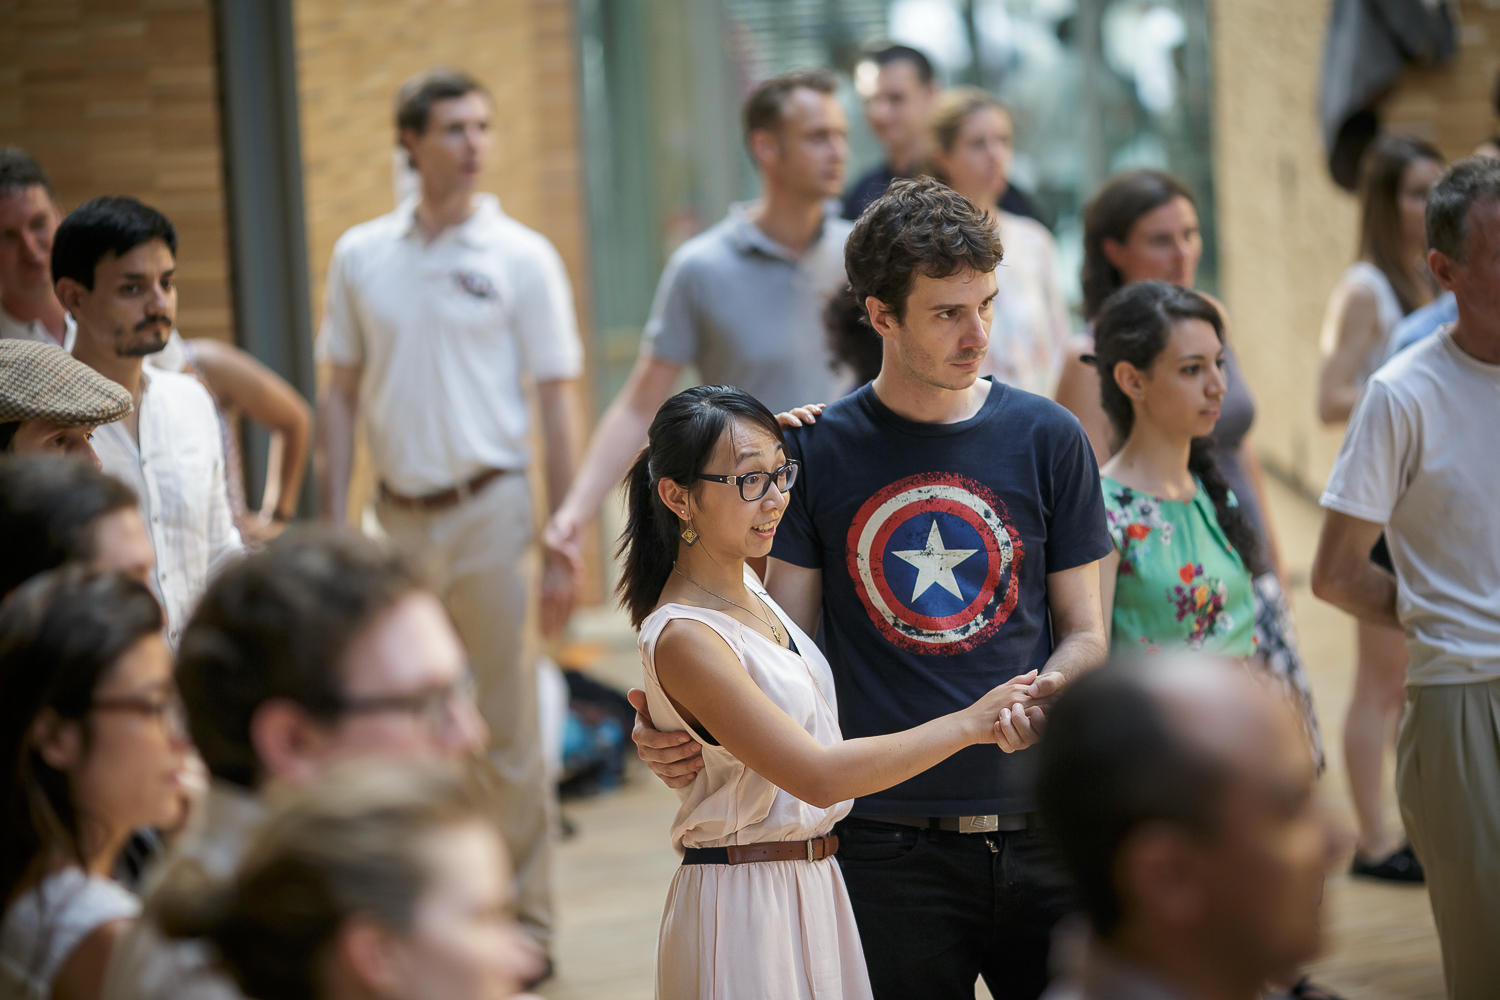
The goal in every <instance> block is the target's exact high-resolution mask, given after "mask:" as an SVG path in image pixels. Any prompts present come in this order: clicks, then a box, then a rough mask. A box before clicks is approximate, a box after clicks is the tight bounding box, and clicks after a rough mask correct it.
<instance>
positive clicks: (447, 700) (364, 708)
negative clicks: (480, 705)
mask: <svg viewBox="0 0 1500 1000" xmlns="http://www.w3.org/2000/svg"><path fill="white" fill-rule="evenodd" d="M473 703H474V675H473V674H472V673H470V672H469V671H467V670H465V671H464V672H463V674H462V675H461V676H460V677H459V678H458V680H456V681H454V682H453V683H452V684H444V685H442V686H441V687H430V688H425V689H423V690H421V691H413V692H412V693H411V694H376V695H366V696H364V697H360V698H342V699H340V700H339V703H338V710H339V714H341V715H378V714H380V713H382V712H401V713H404V714H407V715H410V716H412V717H414V718H416V719H417V720H419V721H420V722H422V723H423V724H424V725H425V726H426V727H427V728H428V730H429V731H431V732H441V731H443V730H444V729H445V728H447V727H448V726H449V725H450V724H451V723H452V721H453V717H454V715H455V710H456V709H457V707H458V706H459V705H463V704H469V705H472V704H473Z"/></svg>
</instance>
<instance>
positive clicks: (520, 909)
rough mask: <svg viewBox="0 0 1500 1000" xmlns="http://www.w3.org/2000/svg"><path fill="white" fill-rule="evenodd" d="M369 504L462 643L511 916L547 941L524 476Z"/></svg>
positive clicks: (547, 882)
mask: <svg viewBox="0 0 1500 1000" xmlns="http://www.w3.org/2000/svg"><path fill="white" fill-rule="evenodd" d="M376 513H377V515H378V516H379V518H380V524H381V527H383V528H384V529H385V530H386V532H387V533H388V534H389V535H390V536H391V539H392V541H394V542H395V543H396V544H397V545H399V546H401V547H403V548H405V549H406V550H408V551H410V552H413V553H415V554H417V555H419V556H421V557H423V558H424V559H425V560H426V565H427V567H428V570H429V572H430V573H431V574H432V582H433V586H434V587H435V588H436V590H437V593H438V596H439V597H441V598H442V601H443V604H444V605H445V606H446V607H447V609H448V614H449V615H450V616H451V617H452V618H453V624H454V626H455V627H457V629H458V634H459V637H460V638H462V639H463V641H464V646H465V647H466V648H467V649H468V652H469V664H470V667H471V669H472V670H473V672H474V679H475V682H476V687H477V695H478V700H479V711H480V714H481V715H483V716H484V720H485V722H487V723H488V724H489V727H490V752H489V761H490V763H491V765H492V768H491V772H492V773H491V775H490V777H491V778H493V783H494V785H495V789H496V795H495V799H496V801H495V819H496V823H497V825H498V826H499V828H500V831H501V833H502V834H503V835H504V837H505V842H506V844H507V845H508V846H509V848H510V856H511V863H512V864H514V865H515V868H516V892H517V897H516V903H517V916H518V917H519V919H520V921H521V924H522V926H523V927H525V929H526V930H527V931H528V932H529V933H530V934H531V935H532V936H533V937H535V938H536V939H537V940H538V941H540V942H542V944H543V945H544V946H545V945H546V943H547V942H548V941H549V940H550V939H551V936H552V845H551V836H550V833H551V823H550V819H551V816H552V815H553V812H554V810H555V803H554V792H553V790H552V788H551V787H550V784H549V782H548V781H547V776H546V771H545V767H544V765H543V759H542V745H541V737H540V735H539V733H538V730H537V693H536V661H537V646H536V635H537V633H536V626H535V622H536V617H535V606H534V605H535V594H536V592H537V583H538V578H539V577H538V563H537V553H536V547H535V546H534V545H533V544H532V542H533V535H534V532H535V529H534V525H533V522H532V501H531V485H530V483H529V482H528V481H527V478H526V476H525V475H523V474H521V473H509V474H507V475H503V476H500V477H499V478H497V479H495V480H494V481H492V482H490V483H488V484H486V485H485V487H484V488H483V489H482V490H480V491H479V492H478V493H477V494H475V495H474V496H471V497H470V498H469V499H468V500H465V501H462V502H460V503H459V504H458V505H457V506H454V507H450V508H448V509H447V510H443V511H438V512H435V513H428V512H425V511H420V510H410V509H406V508H402V507H397V506H395V505H394V504H391V503H389V502H385V501H382V502H381V503H379V504H378V505H377V507H376Z"/></svg>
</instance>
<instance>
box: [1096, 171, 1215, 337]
mask: <svg viewBox="0 0 1500 1000" xmlns="http://www.w3.org/2000/svg"><path fill="white" fill-rule="evenodd" d="M1177 198H1186V199H1187V200H1188V203H1189V204H1192V205H1196V202H1194V201H1193V193H1192V192H1191V191H1189V190H1188V188H1187V185H1186V184H1184V183H1182V181H1180V180H1178V179H1177V178H1175V177H1173V176H1172V175H1171V174H1167V173H1163V172H1162V171H1160V170H1128V171H1126V172H1125V173H1123V174H1117V175H1115V176H1114V177H1112V178H1110V179H1109V181H1108V182H1107V183H1106V184H1105V185H1104V187H1102V188H1100V189H1099V193H1098V194H1096V195H1094V199H1093V201H1090V202H1089V203H1088V205H1087V206H1085V208H1084V210H1083V273H1082V274H1081V275H1080V278H1081V280H1082V283H1083V318H1084V319H1089V320H1091V319H1093V318H1094V317H1095V316H1097V315H1098V313H1099V310H1100V309H1102V308H1103V307H1104V300H1105V299H1107V298H1109V297H1110V296H1111V295H1113V294H1114V293H1115V292H1117V291H1119V289H1120V288H1121V287H1122V286H1123V285H1124V284H1125V279H1124V277H1123V276H1121V274H1120V271H1119V269H1118V268H1117V267H1115V266H1114V265H1113V264H1111V263H1110V262H1109V257H1107V256H1106V255H1105V253H1104V241H1105V240H1107V239H1109V240H1114V241H1115V242H1116V243H1124V242H1126V241H1127V240H1129V239H1130V230H1131V229H1132V228H1134V227H1135V224H1136V222H1137V221H1139V220H1140V218H1141V216H1143V215H1146V214H1148V213H1151V212H1154V211H1156V210H1157V209H1158V208H1161V207H1162V206H1163V205H1165V204H1167V203H1168V202H1171V201H1173V200H1175V199H1177Z"/></svg>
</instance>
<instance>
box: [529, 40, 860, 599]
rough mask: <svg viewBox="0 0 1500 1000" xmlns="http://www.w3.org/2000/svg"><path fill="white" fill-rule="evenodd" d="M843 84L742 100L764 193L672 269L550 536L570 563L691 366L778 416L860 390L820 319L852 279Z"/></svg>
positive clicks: (810, 79)
mask: <svg viewBox="0 0 1500 1000" xmlns="http://www.w3.org/2000/svg"><path fill="white" fill-rule="evenodd" d="M837 89H838V80H837V78H836V77H835V76H834V75H833V74H832V73H831V72H829V71H828V70H822V69H817V70H801V71H797V72H793V73H786V74H783V75H782V76H778V77H775V78H774V79H771V80H767V81H766V82H765V83H762V84H761V85H760V86H759V87H757V88H756V89H755V92H754V93H752V94H751V95H750V98H749V99H748V100H747V101H746V102H745V110H744V117H745V144H746V146H747V147H748V148H749V151H750V156H751V159H752V160H754V161H755V165H756V168H757V169H758V170H759V171H760V176H761V182H762V188H763V191H762V194H761V197H760V198H759V199H758V200H756V201H754V202H752V203H750V204H748V205H736V206H734V207H733V208H732V209H730V212H729V215H728V217H727V218H725V219H724V220H723V221H722V222H720V223H719V224H718V225H715V226H714V227H712V228H711V229H709V230H707V231H706V232H703V233H700V234H699V235H698V236H695V237H694V238H693V239H691V240H688V241H687V242H686V243H684V244H683V245H682V246H681V247H679V248H678V249H677V252H676V253H674V254H673V255H672V258H671V260H669V261H668V262H667V266H666V269H665V270H664V271H663V272H662V276H661V283H660V284H659V285H658V286H657V289H656V299H655V301H654V302H653V303H652V306H651V318H650V319H649V320H648V321H647V323H646V330H645V335H644V337H643V338H642V340H641V353H640V357H639V359H638V360H637V361H636V365H635V369H634V371H632V372H631V374H630V379H629V381H627V382H626V383H625V388H623V389H622V390H621V391H620V394H619V395H618V396H617V397H615V401H614V402H613V403H611V404H610V406H609V409H608V410H606V411H605V413H604V416H603V417H602V418H601V419H600V421H599V426H598V428H597V429H596V430H595V431H594V436H593V440H592V441H590V442H589V447H588V452H587V453H586V454H585V455H584V458H583V462H582V465H581V468H580V469H579V472H578V475H577V477H576V478H575V479H574V480H573V486H572V489H571V490H569V492H568V495H567V498H566V499H565V500H564V501H563V502H562V504H561V505H560V506H559V507H558V509H557V512H556V513H555V514H553V515H552V520H551V521H550V522H548V524H547V530H546V532H545V533H544V535H543V540H544V542H545V544H546V545H547V546H548V547H549V548H551V549H553V550H554V551H557V552H561V553H563V554H565V555H567V556H568V557H569V558H570V559H571V560H572V562H573V565H574V566H575V567H577V566H579V565H580V563H581V560H580V543H581V539H582V534H583V527H584V525H585V524H587V523H588V521H589V519H591V518H592V517H593V516H594V515H595V514H597V513H598V511H599V507H600V505H601V504H602V503H603V502H604V498H605V496H607V495H608V493H609V491H610V490H611V489H613V488H614V486H615V484H616V483H618V482H619V481H620V478H621V477H622V476H624V474H625V470H626V469H627V468H628V467H629V466H630V462H631V460H632V459H633V458H634V457H635V454H636V452H637V451H639V450H640V448H641V446H642V445H643V444H645V443H646V430H647V428H648V427H650V426H651V421H652V419H653V418H654V417H655V416H656V411H657V409H658V408H659V407H660V406H661V404H662V403H663V402H665V401H666V398H667V397H668V396H669V395H671V393H672V390H673V388H674V387H675V386H676V384H677V380H678V378H679V377H680V376H681V374H682V370H683V369H684V368H685V367H687V366H688V365H693V366H694V367H695V368H696V369H697V372H698V377H699V378H700V379H701V380H702V381H703V382H705V383H710V384H718V383H722V384H728V385H734V386H738V387H740V388H741V389H744V390H745V391H746V392H749V393H750V394H752V395H753V396H755V397H756V398H757V399H759V400H760V401H761V402H762V403H765V404H766V405H767V406H768V407H770V408H771V409H772V410H775V411H781V410H788V409H791V408H792V407H795V406H800V405H802V404H804V403H825V402H831V401H832V400H833V399H835V398H837V397H838V396H841V395H843V393H844V392H846V391H848V389H849V388H851V387H852V386H851V379H850V378H849V376H848V375H847V373H844V372H841V371H838V370H836V369H835V367H834V362H833V357H832V354H831V353H830V351H829V349H828V340H827V335H826V334H825V333H824V329H823V320H822V316H823V309H824V307H825V306H826V305H827V302H828V300H829V299H830V298H831V297H832V296H833V295H834V294H835V293H837V292H838V291H839V290H840V289H842V288H843V287H844V286H845V285H846V284H847V278H846V277H845V275H844V241H845V239H846V238H847V237H848V235H849V230H850V229H851V228H852V225H851V223H849V222H846V221H844V220H843V219H841V218H839V205H838V202H837V200H836V199H837V198H838V195H839V192H840V191H841V190H842V188H843V184H844V167H845V165H846V163H847V161H848V158H849V144H848V130H849V124H848V119H847V118H846V116H845V115H844V110H843V108H842V106H840V104H839V102H838V100H837V98H836V91H837ZM546 599H547V598H546V595H544V596H543V600H544V601H545V600H546ZM557 610H558V609H552V613H554V614H555V613H557Z"/></svg>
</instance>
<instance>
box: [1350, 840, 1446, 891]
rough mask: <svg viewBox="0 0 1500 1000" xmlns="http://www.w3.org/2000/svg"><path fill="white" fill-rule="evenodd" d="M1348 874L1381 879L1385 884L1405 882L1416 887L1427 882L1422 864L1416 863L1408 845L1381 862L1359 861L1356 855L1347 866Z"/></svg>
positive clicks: (1415, 858)
mask: <svg viewBox="0 0 1500 1000" xmlns="http://www.w3.org/2000/svg"><path fill="white" fill-rule="evenodd" d="M1349 874H1350V875H1363V876H1365V877H1366V878H1378V879H1383V880H1384V881H1386V882H1406V883H1409V884H1416V885H1421V884H1422V883H1423V882H1425V881H1427V877H1426V876H1425V875H1423V873H1422V862H1420V861H1418V860H1417V856H1416V855H1415V854H1413V853H1412V849H1411V845H1410V844H1407V845H1406V846H1404V847H1402V848H1401V849H1400V850H1398V851H1396V852H1395V853H1393V854H1392V855H1391V856H1390V857H1388V858H1385V859H1384V860H1381V861H1361V860H1360V857H1359V855H1358V854H1356V855H1354V861H1353V862H1352V863H1350V865H1349Z"/></svg>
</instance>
